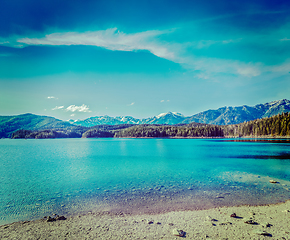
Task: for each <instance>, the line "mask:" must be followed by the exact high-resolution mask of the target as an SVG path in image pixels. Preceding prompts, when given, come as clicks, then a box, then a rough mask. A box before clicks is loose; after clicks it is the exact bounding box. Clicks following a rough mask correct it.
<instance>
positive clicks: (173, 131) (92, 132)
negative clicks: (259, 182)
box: [12, 113, 290, 138]
mask: <svg viewBox="0 0 290 240" xmlns="http://www.w3.org/2000/svg"><path fill="white" fill-rule="evenodd" d="M279 136H281V137H285V136H289V137H290V113H282V114H279V115H276V116H273V117H269V118H263V119H257V120H253V121H249V122H245V123H240V124H234V125H210V124H200V123H190V124H186V125H149V124H143V125H129V124H123V125H114V126H110V125H101V126H95V127H92V128H90V129H87V128H76V129H48V130H39V131H32V130H18V131H16V132H14V133H13V134H12V138H72V137H76V138H79V137H83V138H102V137H116V138H178V137H180V138H191V137H205V138H215V137H227V138H229V137H279Z"/></svg>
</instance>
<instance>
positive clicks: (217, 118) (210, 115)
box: [69, 99, 290, 127]
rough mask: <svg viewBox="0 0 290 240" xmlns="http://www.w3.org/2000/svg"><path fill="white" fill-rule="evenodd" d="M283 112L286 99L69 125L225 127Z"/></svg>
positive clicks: (287, 109)
mask: <svg viewBox="0 0 290 240" xmlns="http://www.w3.org/2000/svg"><path fill="white" fill-rule="evenodd" d="M283 112H290V101H289V100H287V99H283V100H278V101H273V102H269V103H265V104H258V105H255V106H246V105H244V106H239V107H222V108H219V109H216V110H207V111H204V112H201V113H198V114H195V115H193V116H189V117H185V116H184V115H182V114H181V113H176V112H168V113H161V114H159V115H157V116H154V117H150V118H144V119H137V118H134V117H131V116H120V117H109V116H100V117H91V118H87V119H85V120H76V121H73V120H70V121H69V122H70V123H73V124H76V125H81V126H86V127H92V126H95V125H102V124H108V125H118V124H169V125H173V124H187V123H191V122H197V123H207V124H217V125H227V124H238V123H242V122H245V121H251V120H254V119H259V118H265V117H271V116H274V115H277V114H279V113H283Z"/></svg>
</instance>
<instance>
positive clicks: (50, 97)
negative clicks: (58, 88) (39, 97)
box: [47, 96, 58, 99]
mask: <svg viewBox="0 0 290 240" xmlns="http://www.w3.org/2000/svg"><path fill="white" fill-rule="evenodd" d="M47 99H58V98H56V97H54V96H48V97H47Z"/></svg>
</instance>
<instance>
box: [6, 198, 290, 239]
mask: <svg viewBox="0 0 290 240" xmlns="http://www.w3.org/2000/svg"><path fill="white" fill-rule="evenodd" d="M231 215H232V216H235V217H231ZM289 225H290V201H286V202H285V203H279V204H272V205H266V206H239V207H222V208H213V209H209V210H198V211H178V212H168V213H162V214H151V215H148V214H140V215H126V214H123V213H122V212H120V213H111V212H110V211H106V212H89V213H88V214H85V215H77V216H73V217H69V218H68V219H66V220H57V221H52V222H47V220H46V219H40V220H36V221H25V222H16V223H12V224H7V225H3V226H0V236H1V237H0V238H1V239H179V237H181V235H184V237H186V239H197V240H198V239H267V236H268V237H271V236H272V237H273V239H290V229H289ZM177 234H180V236H177ZM181 239H182V238H181Z"/></svg>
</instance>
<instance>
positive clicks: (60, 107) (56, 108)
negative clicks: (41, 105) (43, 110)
mask: <svg viewBox="0 0 290 240" xmlns="http://www.w3.org/2000/svg"><path fill="white" fill-rule="evenodd" d="M63 108H64V106H59V107H58V106H56V107H55V108H53V109H51V110H58V109H63Z"/></svg>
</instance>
